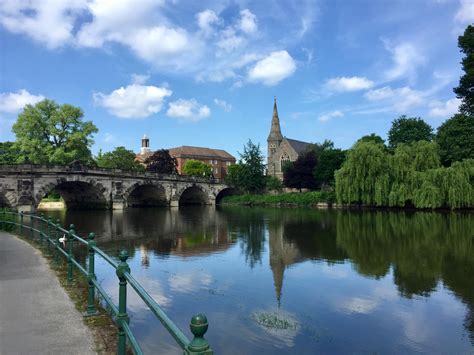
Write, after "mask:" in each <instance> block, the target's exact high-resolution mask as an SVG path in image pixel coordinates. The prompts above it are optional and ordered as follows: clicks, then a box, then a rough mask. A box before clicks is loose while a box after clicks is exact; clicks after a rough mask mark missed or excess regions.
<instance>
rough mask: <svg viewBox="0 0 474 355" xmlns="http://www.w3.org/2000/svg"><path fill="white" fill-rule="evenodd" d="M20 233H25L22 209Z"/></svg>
mask: <svg viewBox="0 0 474 355" xmlns="http://www.w3.org/2000/svg"><path fill="white" fill-rule="evenodd" d="M20 235H23V211H20Z"/></svg>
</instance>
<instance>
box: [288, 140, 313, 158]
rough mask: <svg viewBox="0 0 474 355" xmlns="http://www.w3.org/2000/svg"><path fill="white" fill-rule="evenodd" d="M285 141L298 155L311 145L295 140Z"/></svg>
mask: <svg viewBox="0 0 474 355" xmlns="http://www.w3.org/2000/svg"><path fill="white" fill-rule="evenodd" d="M286 140H287V141H288V143H290V145H291V147H292V148H293V149H294V150H295V151H296V153H298V154H301V153H303V152H304V151H305V150H306V148H307V147H308V145H310V144H311V143H308V142H303V141H297V140H296V139H290V138H286Z"/></svg>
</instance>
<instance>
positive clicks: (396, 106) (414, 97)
mask: <svg viewBox="0 0 474 355" xmlns="http://www.w3.org/2000/svg"><path fill="white" fill-rule="evenodd" d="M364 96H365V98H366V99H367V100H369V101H377V102H382V103H384V104H389V105H390V106H391V107H392V109H393V110H395V111H397V112H405V111H407V110H409V109H412V108H414V107H417V106H420V105H421V104H423V103H424V102H425V94H424V93H422V92H420V91H417V90H413V89H411V88H410V87H408V86H404V87H401V88H396V89H392V88H391V87H389V86H385V87H383V88H380V89H375V90H370V91H368V92H366V93H365V95H364Z"/></svg>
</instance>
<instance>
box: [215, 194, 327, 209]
mask: <svg viewBox="0 0 474 355" xmlns="http://www.w3.org/2000/svg"><path fill="white" fill-rule="evenodd" d="M335 203H336V194H335V193H334V192H328V191H310V192H289V193H280V194H274V195H232V196H226V197H224V198H223V199H222V201H221V204H223V205H240V206H278V207H298V206H301V207H316V208H328V207H331V206H333V205H334V204H335Z"/></svg>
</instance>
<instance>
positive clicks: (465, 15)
mask: <svg viewBox="0 0 474 355" xmlns="http://www.w3.org/2000/svg"><path fill="white" fill-rule="evenodd" d="M459 5H460V7H459V10H458V11H457V12H456V15H455V17H454V19H455V20H456V21H457V22H459V23H463V24H464V23H465V24H470V23H472V22H474V1H473V0H460V1H459Z"/></svg>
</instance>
